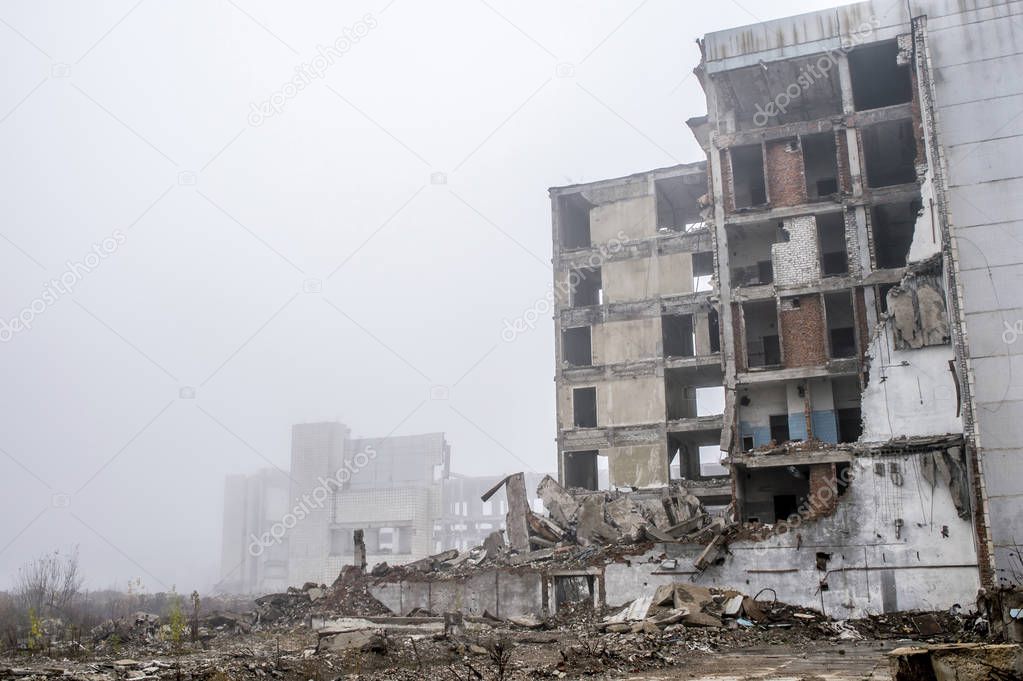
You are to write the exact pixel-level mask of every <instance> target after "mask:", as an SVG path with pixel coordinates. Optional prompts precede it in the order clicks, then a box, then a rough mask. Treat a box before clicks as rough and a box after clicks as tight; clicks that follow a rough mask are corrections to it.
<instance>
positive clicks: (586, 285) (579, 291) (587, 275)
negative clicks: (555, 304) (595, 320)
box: [568, 267, 604, 307]
mask: <svg viewBox="0 0 1023 681" xmlns="http://www.w3.org/2000/svg"><path fill="white" fill-rule="evenodd" d="M568 283H569V285H570V286H571V288H572V307H587V306H589V305H600V304H601V303H603V302H604V289H603V286H602V284H601V277H600V268H599V267H582V268H579V269H576V270H572V272H571V273H570V274H569V277H568Z"/></svg>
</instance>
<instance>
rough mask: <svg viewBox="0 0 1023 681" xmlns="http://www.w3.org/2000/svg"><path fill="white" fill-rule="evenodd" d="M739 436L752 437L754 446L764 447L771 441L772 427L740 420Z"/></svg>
mask: <svg viewBox="0 0 1023 681" xmlns="http://www.w3.org/2000/svg"><path fill="white" fill-rule="evenodd" d="M739 436H740V437H744V438H745V437H752V438H753V446H754V447H763V446H764V445H766V444H768V443H770V442H771V429H770V427H768V426H759V425H754V424H752V423H750V422H749V421H739Z"/></svg>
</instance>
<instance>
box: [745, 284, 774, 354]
mask: <svg viewBox="0 0 1023 681" xmlns="http://www.w3.org/2000/svg"><path fill="white" fill-rule="evenodd" d="M742 316H743V324H744V325H745V328H746V366H748V367H750V368H757V367H767V366H778V365H780V364H781V343H780V342H779V340H778V308H777V306H776V304H775V302H774V300H763V301H756V302H748V303H743V305H742Z"/></svg>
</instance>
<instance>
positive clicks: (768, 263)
mask: <svg viewBox="0 0 1023 681" xmlns="http://www.w3.org/2000/svg"><path fill="white" fill-rule="evenodd" d="M781 224H782V223H780V222H777V223H775V222H760V223H757V224H754V225H741V226H729V227H728V228H727V231H728V251H729V254H730V264H731V272H732V285H733V286H759V285H763V284H771V283H773V282H774V264H773V256H772V252H771V246H773V245H774V244H775V243H777V242H778V241H779V240H780V235H781V230H780V229H779V228H780V226H781Z"/></svg>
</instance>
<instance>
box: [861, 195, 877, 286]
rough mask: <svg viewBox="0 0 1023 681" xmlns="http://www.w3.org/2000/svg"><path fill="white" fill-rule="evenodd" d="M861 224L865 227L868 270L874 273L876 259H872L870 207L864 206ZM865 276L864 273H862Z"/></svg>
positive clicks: (872, 236)
mask: <svg viewBox="0 0 1023 681" xmlns="http://www.w3.org/2000/svg"><path fill="white" fill-rule="evenodd" d="M863 222H864V223H866V225H867V229H866V232H867V254H868V255H869V256H870V262H869V266H870V270H871V271H874V270H876V269H877V258H875V257H874V217H873V216H872V215H871V213H870V206H866V207H865V209H864V211H863ZM864 274H866V272H864Z"/></svg>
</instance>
